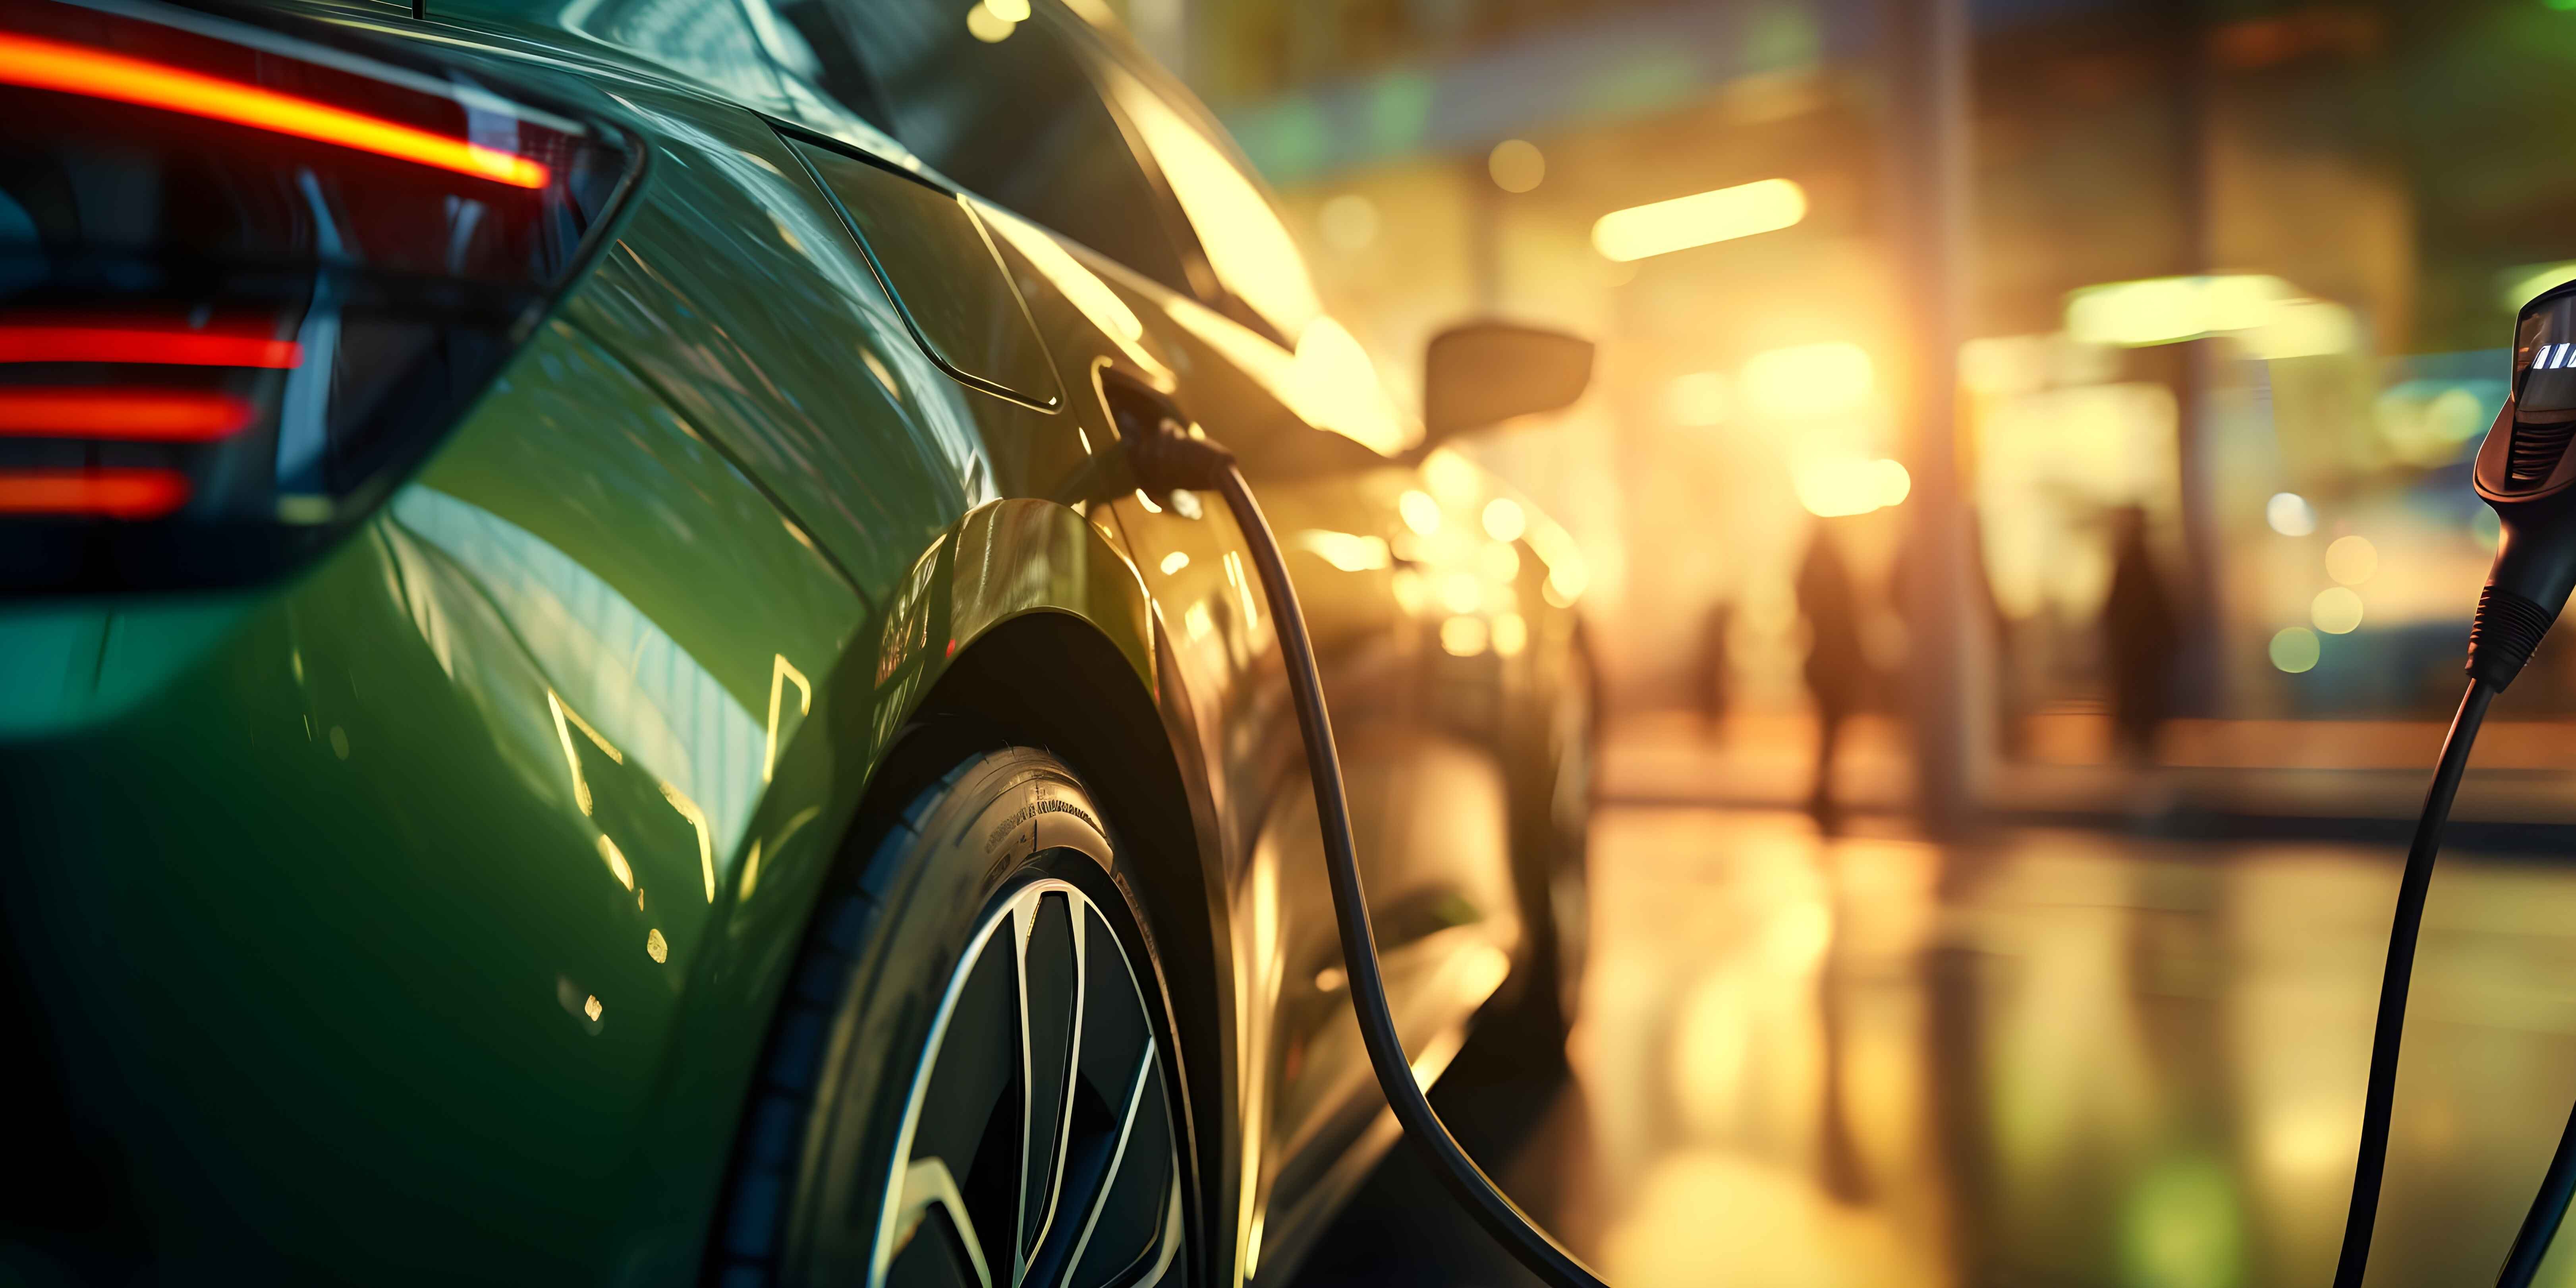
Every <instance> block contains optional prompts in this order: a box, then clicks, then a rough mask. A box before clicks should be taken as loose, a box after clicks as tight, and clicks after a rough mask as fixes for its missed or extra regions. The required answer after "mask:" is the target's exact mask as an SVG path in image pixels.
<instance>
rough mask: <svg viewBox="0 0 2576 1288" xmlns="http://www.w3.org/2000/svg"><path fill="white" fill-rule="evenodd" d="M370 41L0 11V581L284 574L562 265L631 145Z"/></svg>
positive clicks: (198, 23)
mask: <svg viewBox="0 0 2576 1288" xmlns="http://www.w3.org/2000/svg"><path fill="white" fill-rule="evenodd" d="M156 12H157V13H162V14H164V15H165V19H166V20H165V19H164V18H155V17H153V16H152V15H153V14H154V13H156ZM280 21H281V22H286V21H290V20H288V19H283V18H281V19H280ZM368 39H371V38H369V37H364V36H353V35H351V34H349V33H348V32H347V31H346V30H344V29H337V28H326V27H320V26H314V27H308V28H297V29H295V30H293V31H290V32H285V33H281V32H279V31H274V30H265V29H255V28H251V27H247V26H242V25H238V24H235V23H232V22H230V21H228V20H225V19H222V18H215V17H210V16H208V15H205V14H203V13H198V12H184V11H179V10H167V11H156V10H151V9H148V8H143V7H140V6H136V5H130V4H119V5H118V6H116V8H115V9H114V10H113V11H108V10H104V9H92V8H87V7H85V6H83V5H81V4H78V3H57V2H55V0H18V3H15V4H0V113H6V114H7V119H8V120H9V125H8V127H7V128H6V129H0V594H6V593H11V592H19V593H25V592H31V591H32V592H62V591H75V590H94V589H150V588H159V587H197V586H210V585H223V584H233V583H239V582H244V581H252V580H258V579H261V578H264V577H268V576H272V575H275V574H276V573H278V572H280V571H282V570H284V569H285V568H287V567H289V566H291V565H293V564H294V563H295V562H296V561H297V560H299V559H301V558H303V557H306V556H308V555H310V554H311V553H312V552H314V551H316V550H318V549H320V548H322V547H323V546H324V545H327V544H328V543H329V541H330V540H331V539H332V538H333V537H335V536H336V535H337V534H338V533H340V532H341V531H344V530H345V529H346V528H347V527H348V526H349V525H350V524H352V523H354V522H355V521H357V520H358V519H360V518H363V517H364V516H365V515H366V514H367V513H369V512H370V511H371V510H372V508H373V506H374V504H375V503H376V502H377V501H378V500H380V499H381V498H382V497H383V496H384V495H385V494H386V493H387V491H389V490H390V489H391V487H392V486H393V485H394V484H395V482H397V481H398V480H399V478H400V477H401V475H402V474H403V473H404V472H405V471H407V470H408V469H409V468H410V467H411V466H412V465H413V464H414V463H416V462H417V461H418V460H419V459H420V458H421V456H422V455H423V454H424V453H426V452H427V451H428V449H429V447H430V446H431V445H432V444H434V443H435V442H436V440H437V438H438V436H439V434H440V432H441V431H443V430H444V429H445V428H446V427H447V426H448V425H450V424H451V423H453V421H454V420H455V419H456V417H457V415H458V414H459V413H460V412H461V411H462V410H463V408H464V407H465V405H466V404H467V403H468V402H469V401H470V400H471V399H472V398H473V397H474V396H475V395H476V394H477V393H479V392H480V391H481V389H482V388H483V386H484V385H485V384H487V383H488V382H489V381H490V379H491V378H492V376H493V375H494V374H496V373H497V372H498V371H499V370H500V367H501V364H502V363H503V362H505V361H506V360H507V359H508V358H509V356H510V354H511V353H512V352H514V351H515V349H516V348H517V345H518V343H519V341H520V340H521V339H522V338H524V337H525V336H526V335H527V334H528V332H529V329H530V327H531V326H532V325H533V323H534V322H535V321H536V319H537V317H538V316H539V315H540V314H541V313H542V311H543V310H544V309H545V307H546V306H547V305H548V303H549V302H550V301H551V300H552V299H553V297H554V296H555V295H556V294H557V293H558V292H559V291H560V290H561V289H562V288H563V286H564V285H565V284H566V282H568V281H569V280H570V278H571V276H572V275H573V273H574V272H575V271H576V270H577V268H578V266H579V264H580V262H581V260H582V257H583V255H584V253H585V251H586V250H587V249H588V247H589V245H590V243H591V240H592V234H593V233H594V232H595V230H597V229H598V228H599V227H600V226H601V225H602V224H603V222H604V221H605V219H606V216H607V214H608V212H609V211H610V209H611V208H612V207H613V205H614V204H615V202H616V200H617V199H618V197H619V196H620V194H622V193H623V192H624V191H625V189H626V188H627V187H628V186H629V181H630V180H631V179H632V177H633V175H634V173H635V170H636V164H637V160H638V157H637V154H636V153H635V151H634V150H633V149H632V148H631V147H629V146H627V144H626V143H625V142H624V140H623V139H622V137H621V136H619V135H618V134H616V133H615V132H614V131H612V130H610V129H607V128H604V127H603V126H601V125H600V124H598V123H596V122H591V121H585V120H580V119H576V118H574V117H571V116H568V115H566V114H564V113H561V112H557V111H553V110H549V109H546V108H542V107H538V106H536V105H534V104H531V103H526V102H521V101H519V99H518V97H517V96H516V95H515V94H514V93H512V92H510V91H506V90H505V91H499V92H496V90H495V87H494V82H493V78H492V76H491V74H490V72H489V70H488V69H484V68H476V69H474V70H473V71H472V72H470V73H468V72H465V71H462V70H456V71H451V70H450V69H448V68H446V67H444V66H441V65H439V64H438V63H437V62H435V61H431V60H432V59H435V58H436V57H438V55H436V54H428V55H424V54H422V53H420V52H419V51H417V50H415V49H412V48H410V47H408V46H404V45H398V44H396V45H373V44H363V43H357V42H362V41H365V40H368ZM310 40H325V41H328V42H330V44H329V47H327V48H326V47H325V46H323V45H321V44H311V43H305V42H307V41H310Z"/></svg>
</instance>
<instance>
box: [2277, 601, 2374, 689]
mask: <svg viewBox="0 0 2576 1288" xmlns="http://www.w3.org/2000/svg"><path fill="white" fill-rule="evenodd" d="M2308 620H2310V621H2312V622H2315V623H2316V624H2317V629H2318V630H2321V631H2324V632H2325V633H2326V634H2328V635H2349V634H2351V633H2352V632H2353V631H2354V630H2356V629H2358V628H2359V627H2360V626H2361V596H2360V595H2358V594H2356V593H2354V591H2353V589H2352V587H2350V586H2328V587H2326V588H2325V589H2324V590H2321V591H2318V592H2317V597H2316V598H2315V599H2314V600H2312V601H2310V603H2309V604H2308ZM2283 669H2285V670H2286V669H2287V668H2283Z"/></svg>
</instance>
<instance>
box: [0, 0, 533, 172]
mask: <svg viewBox="0 0 2576 1288" xmlns="http://www.w3.org/2000/svg"><path fill="white" fill-rule="evenodd" d="M0 84H9V85H24V86H26V87H28V88H30V89H44V90H54V91H57V92H60V93H65V94H81V95H86V96H88V97H90V98H104V99H112V100H114V101H117V102H120V103H134V104H138V105H140V106H143V107H156V108H160V109H162V110H164V111H170V112H180V113H185V114H186V115H189V116H200V117H204V118H206V119H208V120H214V121H226V122H230V123H232V124H234V125H246V126H249V127H250V128H252V129H255V130H267V131H269V132H271V133H275V134H291V135H294V136H295V137H297V138H305V139H312V140H314V141H316V142H320V143H329V144H334V145H336V146H339V147H345V148H355V149H357V150H359V151H362V152H373V153H375V154H377V155H378V156H387V157H394V158H397V159H399V160H404V161H412V162H417V163H418V164H421V165H427V166H436V167H438V168H439V169H442V170H453V171H455V172H456V173H458V174H465V175H472V176H474V177H476V178H478V179H490V180H492V181H494V182H496V183H506V184H509V185H510V186H512V187H514V188H541V187H544V186H545V184H546V181H547V179H548V178H549V177H550V175H549V173H548V171H547V169H546V167H545V165H544V164H543V163H542V162H537V161H531V160H529V159H528V158H526V157H521V156H512V155H510V154H509V153H507V152H499V151H495V150H493V149H491V148H487V147H482V146H479V145H477V144H473V143H468V142H466V141H465V140H463V139H458V138H451V137H448V136H446V135H441V134H433V133H430V132H429V131H427V130H421V129H414V128H413V127H411V126H408V125H401V124H397V123H395V122H393V121H385V120H379V119H377V118H375V117H372V116H364V115H361V114H359V113H356V112H352V111H349V110H347V109H346V108H338V107H332V106H330V105H329V104H326V103H316V102H313V101H311V100H309V99H301V98H295V97H291V96H289V95H285V94H280V93H277V92H276V91H274V90H266V89H260V88H258V87H257V86H252V85H243V84H239V83H237V82H234V81H228V80H222V79H219V78H217V77H213V76H204V75H200V74H198V73H196V72H189V71H181V70H179V69H178V68H175V67H165V66H162V65H161V64H159V63H152V62H145V61H144V60H142V59H139V58H128V57H125V56H124V55H122V54H111V53H106V52H104V51H101V50H96V49H88V48H84V47H82V46H79V45H64V44H57V43H55V42H53V41H50V40H38V39H36V38H34V37H32V36H21V35H15V34H9V33H0Z"/></svg>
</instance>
